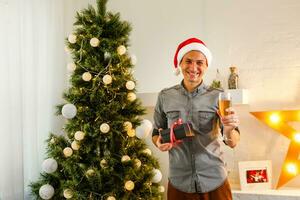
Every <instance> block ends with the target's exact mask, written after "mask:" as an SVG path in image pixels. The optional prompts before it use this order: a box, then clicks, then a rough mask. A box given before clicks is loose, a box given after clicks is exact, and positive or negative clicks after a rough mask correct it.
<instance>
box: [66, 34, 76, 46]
mask: <svg viewBox="0 0 300 200" xmlns="http://www.w3.org/2000/svg"><path fill="white" fill-rule="evenodd" d="M76 39H77V36H76V35H74V34H70V35H69V36H68V41H69V42H70V43H71V44H75V43H76Z"/></svg>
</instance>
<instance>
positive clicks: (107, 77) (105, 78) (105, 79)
mask: <svg viewBox="0 0 300 200" xmlns="http://www.w3.org/2000/svg"><path fill="white" fill-rule="evenodd" d="M102 81H103V83H104V84H105V85H108V84H111V82H112V77H111V75H108V74H106V75H105V76H103V78H102Z"/></svg>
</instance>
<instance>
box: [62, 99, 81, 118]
mask: <svg viewBox="0 0 300 200" xmlns="http://www.w3.org/2000/svg"><path fill="white" fill-rule="evenodd" d="M76 113H77V109H76V107H75V106H74V105H73V104H71V103H68V104H65V105H64V106H63V107H62V110H61V114H62V115H63V116H64V117H65V118H67V119H72V118H73V117H75V116H76Z"/></svg>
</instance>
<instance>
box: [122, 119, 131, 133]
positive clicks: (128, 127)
mask: <svg viewBox="0 0 300 200" xmlns="http://www.w3.org/2000/svg"><path fill="white" fill-rule="evenodd" d="M123 127H124V130H125V131H128V130H130V129H132V123H131V122H129V121H126V122H124V123H123Z"/></svg>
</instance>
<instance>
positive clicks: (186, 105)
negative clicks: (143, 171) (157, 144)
mask: <svg viewBox="0 0 300 200" xmlns="http://www.w3.org/2000/svg"><path fill="white" fill-rule="evenodd" d="M219 92H220V90H216V89H211V88H209V87H207V86H205V85H204V83H202V84H201V85H200V86H199V87H198V88H196V89H195V90H194V91H193V92H188V91H187V90H186V89H185V88H184V87H183V83H182V84H180V85H176V86H174V87H171V88H167V89H164V90H162V91H161V92H160V93H159V95H158V100H157V103H156V107H155V111H154V128H156V129H159V128H162V129H166V128H170V127H171V125H172V124H173V123H174V122H175V121H176V120H177V119H179V118H181V119H182V120H183V122H190V123H192V127H193V129H194V134H195V136H194V137H192V138H185V139H183V142H182V143H180V144H179V145H177V146H175V147H173V148H172V149H171V150H170V151H169V181H170V182H171V184H172V185H173V186H174V187H175V188H177V189H178V190H181V191H183V192H188V193H195V192H199V193H204V192H209V191H212V190H214V189H216V188H217V187H219V186H220V185H221V184H222V183H223V182H224V181H225V179H226V178H227V172H226V169H225V164H224V161H223V158H222V151H221V150H220V146H221V143H222V140H220V139H219V138H218V135H219V132H220V131H219V128H218V126H217V119H218V115H217V110H218V94H219Z"/></svg>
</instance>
